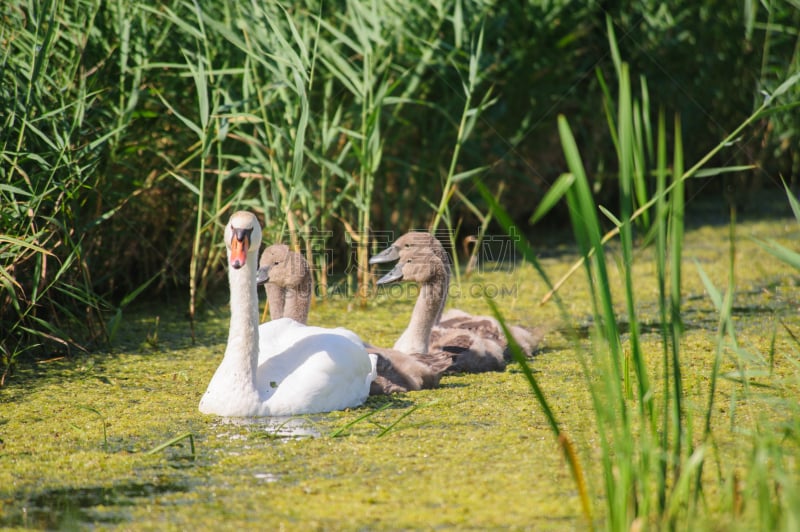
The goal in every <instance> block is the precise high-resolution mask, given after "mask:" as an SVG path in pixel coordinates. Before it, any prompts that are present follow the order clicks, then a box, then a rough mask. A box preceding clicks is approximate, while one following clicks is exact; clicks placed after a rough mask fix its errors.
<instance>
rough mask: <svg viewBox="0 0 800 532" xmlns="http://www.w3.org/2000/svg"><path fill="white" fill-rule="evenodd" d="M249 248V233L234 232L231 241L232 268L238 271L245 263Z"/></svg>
mask: <svg viewBox="0 0 800 532" xmlns="http://www.w3.org/2000/svg"><path fill="white" fill-rule="evenodd" d="M249 248H250V232H249V231H237V230H234V233H233V238H232V239H231V256H230V259H229V261H230V264H231V266H232V267H233V268H235V269H237V270H238V269H239V268H241V267H242V266H244V264H245V262H247V250H248V249H249Z"/></svg>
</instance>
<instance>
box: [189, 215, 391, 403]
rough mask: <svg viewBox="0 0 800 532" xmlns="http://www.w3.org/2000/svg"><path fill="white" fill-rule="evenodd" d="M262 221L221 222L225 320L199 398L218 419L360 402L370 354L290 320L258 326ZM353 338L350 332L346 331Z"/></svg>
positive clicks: (371, 373) (370, 374)
mask: <svg viewBox="0 0 800 532" xmlns="http://www.w3.org/2000/svg"><path fill="white" fill-rule="evenodd" d="M260 242H261V226H260V225H259V223H258V220H257V219H256V217H255V216H254V215H253V214H252V213H249V212H246V211H239V212H236V213H234V214H233V215H232V216H231V218H230V221H229V222H228V224H227V226H226V227H225V245H226V247H227V255H228V282H229V285H230V291H231V299H230V306H231V320H230V329H229V334H228V343H227V345H226V347H225V355H224V357H223V359H222V362H221V363H220V365H219V367H218V368H217V370H216V372H215V373H214V376H213V377H212V378H211V382H209V384H208V389H207V390H206V392H205V394H204V395H203V398H202V399H201V400H200V405H199V408H200V411H201V412H203V413H205V414H216V415H220V416H290V415H298V414H312V413H317V412H328V411H331V410H341V409H344V408H350V407H354V406H358V405H360V404H362V403H363V402H364V401H365V400H366V398H367V396H368V394H369V389H370V385H371V384H372V381H373V380H374V378H375V365H376V362H377V361H376V358H375V357H374V356H370V355H369V354H368V353H367V351H366V350H365V349H364V347H363V345H361V344H360V343H357V342H354V341H353V340H351V339H350V338H348V337H346V336H343V335H341V334H336V333H332V332H331V331H329V330H327V329H323V328H321V327H307V326H302V325H299V324H297V322H295V321H293V320H290V319H286V318H284V319H280V320H276V321H272V322H268V323H265V324H263V325H261V326H259V324H258V292H257V287H256V266H257V264H256V260H257V258H258V246H259V243H260ZM353 336H355V335H353Z"/></svg>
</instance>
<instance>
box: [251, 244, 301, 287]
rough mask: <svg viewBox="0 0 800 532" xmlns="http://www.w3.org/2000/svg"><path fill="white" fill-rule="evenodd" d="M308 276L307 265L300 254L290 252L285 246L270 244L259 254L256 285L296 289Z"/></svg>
mask: <svg viewBox="0 0 800 532" xmlns="http://www.w3.org/2000/svg"><path fill="white" fill-rule="evenodd" d="M309 274H310V272H309V269H308V263H307V262H306V260H305V259H304V258H303V256H302V255H301V254H300V253H297V252H292V251H291V250H290V249H289V246H287V245H286V244H272V245H271V246H267V248H266V249H265V250H264V252H263V253H262V254H261V260H260V261H259V264H258V272H257V273H256V284H259V285H262V284H264V283H273V284H276V285H278V286H280V287H281V288H298V287H300V286H302V285H303V283H304V281H306V280H307V277H308V275H309Z"/></svg>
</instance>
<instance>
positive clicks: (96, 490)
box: [0, 479, 189, 530]
mask: <svg viewBox="0 0 800 532" xmlns="http://www.w3.org/2000/svg"><path fill="white" fill-rule="evenodd" d="M188 490H189V486H188V484H187V482H185V481H182V480H178V481H170V480H168V479H161V480H158V481H156V482H141V483H140V482H132V483H121V484H116V485H113V486H91V487H83V488H61V489H46V490H43V491H41V492H38V493H33V494H20V495H18V497H17V500H16V502H15V503H14V505H13V506H11V507H10V509H9V511H8V513H6V514H5V515H2V514H0V527H25V528H40V529H46V530H65V529H66V530H71V529H83V528H86V525H88V524H90V523H93V524H95V525H97V524H105V525H114V524H119V523H122V522H125V521H128V520H129V518H130V516H129V515H128V513H127V512H126V511H125V508H126V507H129V506H134V505H136V504H141V503H142V501H146V500H149V499H153V498H154V497H157V496H160V495H165V494H169V493H183V492H186V491H188Z"/></svg>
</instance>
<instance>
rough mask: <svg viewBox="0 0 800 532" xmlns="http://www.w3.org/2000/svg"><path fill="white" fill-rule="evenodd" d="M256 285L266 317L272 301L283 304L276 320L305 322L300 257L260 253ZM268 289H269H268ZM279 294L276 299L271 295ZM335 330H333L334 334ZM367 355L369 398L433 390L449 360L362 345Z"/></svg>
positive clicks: (306, 295)
mask: <svg viewBox="0 0 800 532" xmlns="http://www.w3.org/2000/svg"><path fill="white" fill-rule="evenodd" d="M259 264H260V267H259V269H258V275H257V282H258V283H259V284H265V286H266V287H267V298H268V300H269V307H270V315H271V316H272V318H273V319H275V318H276V314H275V313H273V310H274V309H276V307H277V306H276V305H273V300H272V299H273V298H274V297H279V298H280V299H278V301H280V302H281V304H282V305H283V314H281V315H278V317H288V318H292V319H294V320H296V321H298V322H300V323H306V322H307V320H308V310H309V306H310V302H311V295H312V280H311V272H310V270H309V267H308V263H307V262H306V260H305V258H303V255H301V254H300V253H297V252H295V251H290V250H289V248H288V246H285V245H283V244H273V245H272V246H269V247H267V248H266V249H265V250H264V252H263V253H262V254H261V260H260V263H259ZM270 287H272V288H273V290H270ZM277 292H279V294H278V296H275V295H274V294H276V293H277ZM336 330H339V328H337V329H334V331H336ZM365 346H366V349H367V351H368V352H369V353H370V354H374V355H376V356H377V366H376V368H377V376H376V378H375V380H374V381H373V382H372V384H371V386H370V394H371V395H382V394H390V393H397V392H408V391H414V390H421V389H423V388H434V387H436V386H438V384H439V378H440V376H441V374H442V372H443V371H444V370H445V369H447V367H449V366H450V362H451V360H450V357H449V356H447V355H444V354H439V355H435V354H430V355H428V354H425V355H420V356H412V355H408V354H406V353H402V352H400V351H395V350H393V349H386V348H380V347H375V346H372V345H369V344H365Z"/></svg>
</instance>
